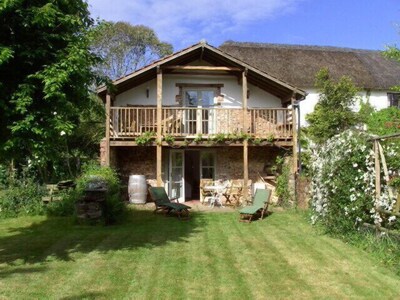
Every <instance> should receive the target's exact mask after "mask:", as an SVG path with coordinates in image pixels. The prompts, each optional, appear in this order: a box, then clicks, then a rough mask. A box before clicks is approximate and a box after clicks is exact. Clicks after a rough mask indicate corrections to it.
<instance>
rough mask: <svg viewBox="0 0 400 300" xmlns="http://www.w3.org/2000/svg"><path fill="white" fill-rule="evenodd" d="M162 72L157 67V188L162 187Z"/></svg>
mask: <svg viewBox="0 0 400 300" xmlns="http://www.w3.org/2000/svg"><path fill="white" fill-rule="evenodd" d="M162 80H163V77H162V71H161V69H160V68H159V67H157V155H156V160H157V163H156V164H157V170H156V178H157V186H159V187H160V186H162V178H161V172H162V145H161V142H162V132H161V119H162V115H161V114H162Z"/></svg>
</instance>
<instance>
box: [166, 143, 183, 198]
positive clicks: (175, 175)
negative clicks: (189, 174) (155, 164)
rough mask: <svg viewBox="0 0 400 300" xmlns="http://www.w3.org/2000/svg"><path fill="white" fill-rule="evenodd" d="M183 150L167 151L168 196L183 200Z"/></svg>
mask: <svg viewBox="0 0 400 300" xmlns="http://www.w3.org/2000/svg"><path fill="white" fill-rule="evenodd" d="M184 154H185V153H184V150H171V151H170V153H169V155H170V156H169V163H170V165H169V182H170V184H169V191H168V192H169V196H170V197H171V198H178V201H179V202H185V178H184V174H185V155H184Z"/></svg>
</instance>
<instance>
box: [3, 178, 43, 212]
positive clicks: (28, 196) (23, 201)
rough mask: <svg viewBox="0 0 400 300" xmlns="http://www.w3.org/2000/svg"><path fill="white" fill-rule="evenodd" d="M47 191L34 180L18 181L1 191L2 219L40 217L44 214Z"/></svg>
mask: <svg viewBox="0 0 400 300" xmlns="http://www.w3.org/2000/svg"><path fill="white" fill-rule="evenodd" d="M45 193H46V192H45V189H44V188H43V187H41V186H40V185H39V184H38V183H36V182H34V180H33V179H31V178H27V179H25V180H23V181H22V180H16V181H15V182H14V184H13V185H10V186H8V187H7V188H6V189H4V190H3V191H0V217H3V218H9V217H17V216H19V215H38V214H42V213H44V207H43V202H42V197H43V196H44V195H45Z"/></svg>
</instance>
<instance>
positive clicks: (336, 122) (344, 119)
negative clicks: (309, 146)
mask: <svg viewBox="0 0 400 300" xmlns="http://www.w3.org/2000/svg"><path fill="white" fill-rule="evenodd" d="M315 86H316V87H317V89H318V91H319V101H318V103H317V105H316V106H315V109H314V111H313V112H312V113H310V114H308V115H307V116H306V120H307V122H308V124H309V126H308V134H309V135H310V137H311V139H312V140H313V141H314V142H316V143H318V144H321V143H323V142H325V141H326V140H328V139H329V138H331V137H332V136H334V135H336V134H338V133H340V132H342V131H344V130H346V129H349V128H351V127H353V126H355V125H356V124H357V121H358V119H357V113H356V112H354V111H353V110H352V106H353V105H354V104H355V101H356V99H357V92H358V89H357V88H356V87H355V86H354V84H353V83H352V81H351V79H350V78H349V77H346V76H343V77H342V78H340V80H339V81H338V82H334V81H333V80H332V79H331V77H330V75H329V71H328V70H327V69H322V70H321V71H319V72H318V73H317V75H316V81H315Z"/></svg>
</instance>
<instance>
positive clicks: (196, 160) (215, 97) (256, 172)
mask: <svg viewBox="0 0 400 300" xmlns="http://www.w3.org/2000/svg"><path fill="white" fill-rule="evenodd" d="M114 85H115V91H113V93H111V92H109V91H108V90H107V89H106V88H105V87H102V88H100V89H99V90H98V94H99V96H100V97H101V98H102V99H103V101H104V102H105V104H106V113H107V116H108V118H107V121H106V137H105V139H104V140H103V142H102V145H101V147H102V155H101V156H102V163H103V164H105V165H113V166H115V167H117V168H118V169H119V170H120V172H121V173H122V174H123V177H124V178H123V179H124V180H125V181H127V178H128V176H129V174H142V175H145V176H146V177H147V179H148V180H149V181H150V182H152V183H153V184H154V185H158V186H165V187H166V190H167V191H168V193H169V195H170V196H172V197H179V198H180V201H185V200H189V199H199V193H200V191H199V185H200V179H207V178H209V179H243V183H244V184H243V191H244V194H245V195H246V194H247V189H248V183H249V182H250V181H253V182H254V181H256V180H257V179H258V178H259V177H260V176H262V177H266V176H268V175H269V173H270V172H269V167H270V166H271V165H273V164H274V161H275V158H276V156H277V155H278V154H280V153H282V149H286V150H289V151H291V150H293V149H296V147H297V134H296V128H297V127H296V113H295V111H296V109H295V107H294V104H297V102H298V101H299V100H301V99H304V97H305V95H306V93H305V92H304V91H303V90H301V89H299V88H297V87H295V86H294V85H292V84H289V83H287V82H285V81H284V80H281V79H278V78H276V77H274V76H271V75H270V74H268V73H266V72H264V71H262V70H260V69H259V68H258V67H254V66H253V65H251V64H249V63H246V62H245V61H244V60H241V59H238V58H236V57H234V56H231V55H229V54H227V53H225V52H224V51H223V50H221V49H218V48H215V47H212V46H210V45H208V44H206V43H205V42H200V43H198V44H195V45H193V46H191V47H188V48H186V49H183V50H181V51H179V52H176V53H174V54H172V55H170V56H167V57H164V58H162V59H160V60H158V61H156V62H154V63H152V64H150V65H148V66H146V67H144V68H142V69H140V70H137V71H135V72H134V73H132V74H130V75H127V76H126V77H123V78H120V79H118V80H116V81H114ZM151 132H154V137H152V134H151ZM143 144H144V145H143ZM292 152H293V153H294V155H296V151H292ZM293 161H294V164H293V168H292V171H293V172H295V171H296V169H297V165H296V164H297V159H296V158H294V159H293Z"/></svg>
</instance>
